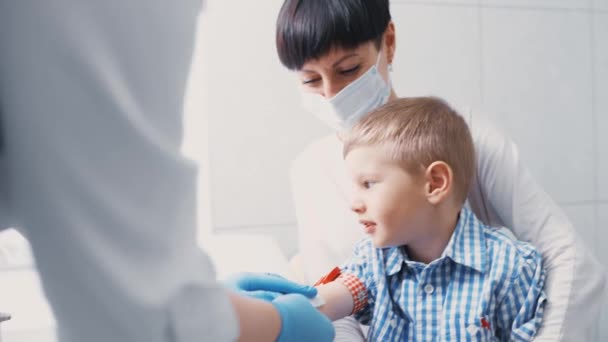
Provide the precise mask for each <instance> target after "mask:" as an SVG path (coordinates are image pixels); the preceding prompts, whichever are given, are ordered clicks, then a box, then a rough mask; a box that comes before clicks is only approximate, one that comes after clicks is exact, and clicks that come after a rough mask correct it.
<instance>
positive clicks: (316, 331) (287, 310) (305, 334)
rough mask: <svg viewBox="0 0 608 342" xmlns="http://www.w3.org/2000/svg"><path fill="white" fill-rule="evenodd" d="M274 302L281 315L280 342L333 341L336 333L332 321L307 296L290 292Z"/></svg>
mask: <svg viewBox="0 0 608 342" xmlns="http://www.w3.org/2000/svg"><path fill="white" fill-rule="evenodd" d="M272 304H273V305H274V306H275V308H277V310H278V311H279V315H280V316H281V332H280V333H279V337H278V339H277V341H278V342H298V341H302V342H309V341H315V342H316V341H320V342H323V341H333V340H334V336H335V334H336V332H335V330H334V326H333V324H332V323H331V321H330V320H329V319H328V318H327V317H326V316H325V315H323V314H322V313H320V312H319V311H318V310H317V309H315V307H313V306H312V304H310V302H309V301H308V299H306V297H304V296H302V295H299V294H288V295H284V296H280V297H277V298H276V299H275V300H273V301H272Z"/></svg>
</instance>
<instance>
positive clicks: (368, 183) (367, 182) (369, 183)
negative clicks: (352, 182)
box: [363, 181, 376, 189]
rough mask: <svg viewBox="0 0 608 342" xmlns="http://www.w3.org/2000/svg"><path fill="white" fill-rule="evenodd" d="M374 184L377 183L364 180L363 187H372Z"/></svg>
mask: <svg viewBox="0 0 608 342" xmlns="http://www.w3.org/2000/svg"><path fill="white" fill-rule="evenodd" d="M374 184H376V182H374V181H363V187H364V188H366V189H369V188H371V187H372V186H373V185H374Z"/></svg>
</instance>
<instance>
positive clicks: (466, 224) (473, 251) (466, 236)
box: [441, 207, 486, 273]
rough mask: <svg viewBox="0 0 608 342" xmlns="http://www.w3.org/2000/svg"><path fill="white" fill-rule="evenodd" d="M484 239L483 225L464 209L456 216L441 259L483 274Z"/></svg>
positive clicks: (484, 261) (484, 260)
mask: <svg viewBox="0 0 608 342" xmlns="http://www.w3.org/2000/svg"><path fill="white" fill-rule="evenodd" d="M485 247H486V238H485V234H484V230H483V225H482V224H481V222H480V221H479V220H478V219H477V218H476V217H475V214H473V213H472V212H471V210H470V209H468V208H466V207H464V208H463V209H462V210H461V211H460V215H459V216H458V223H456V228H455V229H454V233H453V234H452V237H451V238H450V241H449V242H448V245H447V246H446V247H445V250H444V251H443V254H442V255H441V258H444V257H448V258H450V259H452V260H453V261H454V262H456V263H459V264H462V265H464V266H467V267H471V268H473V269H475V270H477V271H479V272H482V273H483V272H484V270H485V265H486V248H485Z"/></svg>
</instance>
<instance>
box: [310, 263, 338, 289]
mask: <svg viewBox="0 0 608 342" xmlns="http://www.w3.org/2000/svg"><path fill="white" fill-rule="evenodd" d="M339 276H340V267H337V266H336V267H334V269H333V270H331V271H330V272H329V273H327V274H326V275H325V276H323V277H321V279H319V280H318V281H317V282H316V283H315V285H314V286H319V285H322V284H327V283H331V282H332V281H334V280H336V279H337V278H338V277H339Z"/></svg>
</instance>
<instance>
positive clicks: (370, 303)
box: [339, 239, 376, 324]
mask: <svg viewBox="0 0 608 342" xmlns="http://www.w3.org/2000/svg"><path fill="white" fill-rule="evenodd" d="M372 253H374V249H373V248H372V247H371V242H370V241H369V240H367V239H366V240H364V241H362V242H360V243H358V244H357V245H356V246H355V250H354V253H353V257H352V258H351V259H350V260H349V261H348V262H346V263H345V264H344V265H342V266H341V267H340V269H341V270H342V276H341V278H342V279H344V280H347V281H349V282H350V284H351V285H350V286H349V284H345V285H346V286H347V287H348V288H349V290H350V291H351V294H352V295H353V302H354V304H355V305H354V308H353V316H354V317H355V318H356V319H357V320H358V321H359V322H360V323H362V324H369V323H370V321H371V317H372V309H373V307H374V302H375V300H374V298H375V291H376V282H375V280H374V276H373V273H372V267H373V265H372V264H371V263H372V262H373V260H374V258H373V254H372ZM339 280H340V278H339ZM353 284H354V286H352V285H353Z"/></svg>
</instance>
